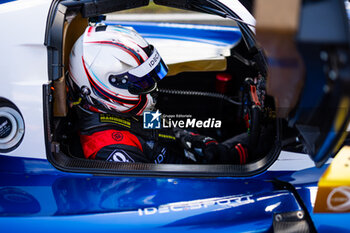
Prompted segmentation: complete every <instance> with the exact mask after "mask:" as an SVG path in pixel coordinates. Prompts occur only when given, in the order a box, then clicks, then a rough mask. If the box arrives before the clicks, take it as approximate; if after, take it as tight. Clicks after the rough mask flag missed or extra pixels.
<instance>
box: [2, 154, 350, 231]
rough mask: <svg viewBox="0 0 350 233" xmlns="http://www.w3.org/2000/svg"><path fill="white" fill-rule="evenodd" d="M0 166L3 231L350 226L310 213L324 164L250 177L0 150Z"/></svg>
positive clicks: (330, 216)
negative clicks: (155, 172) (98, 167)
mask: <svg viewBox="0 0 350 233" xmlns="http://www.w3.org/2000/svg"><path fill="white" fill-rule="evenodd" d="M0 164H1V165H0V171H1V174H0V175H1V180H0V187H1V188H0V206H1V209H0V215H1V218H0V225H1V228H2V229H5V231H4V232H22V231H25V232H64V231H67V232H115V231H129V232H141V231H142V232H144V231H146V232H148V231H149V232H150V231H152V232H175V231H186V232H212V231H214V230H215V231H216V232H266V231H272V229H273V226H272V224H273V222H274V221H273V220H274V219H276V218H278V217H276V216H277V215H278V214H282V213H290V212H296V213H298V212H300V213H299V216H301V219H304V220H305V221H309V220H312V222H313V224H314V227H315V229H316V230H317V231H318V232H334V231H338V232H347V231H348V230H349V225H348V222H347V219H349V217H350V214H344V213H342V214H314V213H312V212H313V205H314V202H315V197H316V191H317V182H318V180H319V178H320V176H321V175H322V173H323V172H324V170H325V168H326V166H324V167H323V168H308V169H304V170H299V171H267V172H265V173H263V174H260V175H258V176H255V177H250V178H227V177H225V178H220V177H219V178H170V177H169V178H166V177H164V178H154V177H147V178H146V177H108V176H93V175H88V174H86V175H84V174H76V173H66V172H60V171H58V170H57V169H55V168H54V167H53V166H52V165H51V164H50V163H49V162H48V161H43V160H38V159H18V158H17V159H15V158H10V157H6V156H1V158H0ZM287 184H289V185H287ZM311 230H312V229H311Z"/></svg>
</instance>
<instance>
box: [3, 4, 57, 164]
mask: <svg viewBox="0 0 350 233" xmlns="http://www.w3.org/2000/svg"><path fill="white" fill-rule="evenodd" d="M50 4H51V1H48V0H19V1H14V2H9V3H4V4H1V5H0V22H2V23H1V24H0V31H1V35H2V36H1V43H0V51H1V53H0V61H1V62H0V77H1V78H0V97H3V98H6V99H8V100H10V101H11V102H13V103H14V104H15V105H16V106H17V107H18V108H19V110H20V111H21V113H22V115H23V118H24V123H25V134H24V138H23V141H22V143H21V144H20V145H19V147H18V148H16V149H15V150H14V151H12V152H10V153H3V154H5V155H14V156H20V157H30V158H41V159H46V151H45V140H44V138H45V137H44V122H43V90H42V86H43V84H45V83H47V82H48V71H47V66H48V63H47V49H46V47H45V46H44V38H45V29H46V19H47V15H48V11H49V8H50Z"/></svg>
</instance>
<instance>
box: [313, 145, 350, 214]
mask: <svg viewBox="0 0 350 233" xmlns="http://www.w3.org/2000/svg"><path fill="white" fill-rule="evenodd" d="M314 212H316V213H317V212H318V213H349V212H350V146H344V147H343V148H342V149H341V150H340V151H339V153H338V154H337V155H336V156H335V158H334V159H333V161H332V163H331V164H330V166H329V167H328V168H327V170H326V172H325V173H324V174H323V175H322V177H321V179H320V181H319V182H318V191H317V196H316V203H315V207H314Z"/></svg>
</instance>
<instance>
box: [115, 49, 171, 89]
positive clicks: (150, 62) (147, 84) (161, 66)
mask: <svg viewBox="0 0 350 233" xmlns="http://www.w3.org/2000/svg"><path fill="white" fill-rule="evenodd" d="M150 50H151V55H150V56H149V57H148V59H147V60H146V61H145V62H144V63H142V64H141V65H139V66H138V67H136V68H134V69H131V70H129V71H128V72H126V73H124V74H120V75H116V76H114V77H115V79H113V80H119V81H116V82H111V84H112V85H113V86H115V87H118V88H127V89H128V91H129V92H130V93H131V94H134V95H140V94H146V93H150V92H151V91H153V90H154V89H156V87H157V82H158V81H160V80H162V79H163V78H164V77H165V75H166V74H167V73H168V67H167V66H166V64H165V63H164V61H163V59H162V58H161V57H160V55H159V53H158V51H157V50H156V49H155V48H154V47H153V46H152V45H150ZM126 78H127V80H124V81H123V79H126ZM120 80H121V81H120Z"/></svg>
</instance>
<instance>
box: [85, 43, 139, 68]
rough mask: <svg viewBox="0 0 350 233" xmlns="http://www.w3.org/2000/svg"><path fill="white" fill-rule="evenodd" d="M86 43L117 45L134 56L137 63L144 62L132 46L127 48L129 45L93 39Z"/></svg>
mask: <svg viewBox="0 0 350 233" xmlns="http://www.w3.org/2000/svg"><path fill="white" fill-rule="evenodd" d="M86 43H92V44H109V45H114V46H117V47H119V48H121V49H122V50H123V51H125V52H127V53H128V54H129V55H130V56H132V57H133V58H134V60H135V61H136V62H137V64H138V65H141V64H142V63H143V62H144V60H143V58H142V57H141V56H140V54H138V53H137V52H136V51H135V50H133V49H132V48H129V47H127V46H125V45H123V44H121V43H117V42H110V41H93V42H86Z"/></svg>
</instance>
